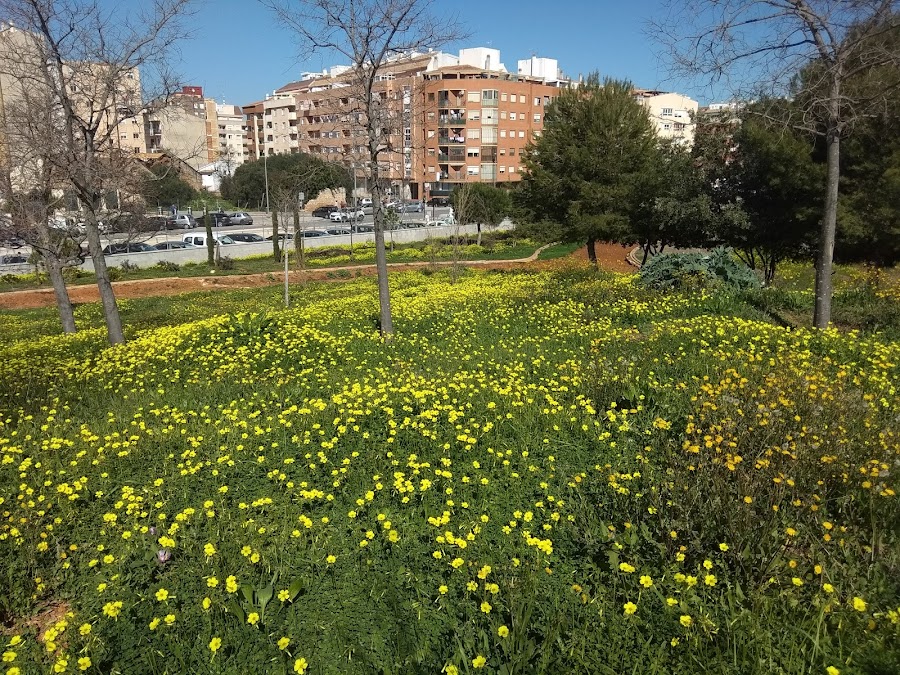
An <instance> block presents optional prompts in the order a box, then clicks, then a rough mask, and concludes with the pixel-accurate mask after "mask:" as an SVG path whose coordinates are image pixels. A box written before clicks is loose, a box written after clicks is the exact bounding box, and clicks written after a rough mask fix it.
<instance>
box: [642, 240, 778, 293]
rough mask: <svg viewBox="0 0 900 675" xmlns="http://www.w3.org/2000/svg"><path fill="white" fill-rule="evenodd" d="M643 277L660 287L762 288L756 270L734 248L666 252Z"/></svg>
mask: <svg viewBox="0 0 900 675" xmlns="http://www.w3.org/2000/svg"><path fill="white" fill-rule="evenodd" d="M641 281H642V282H643V283H644V284H645V285H647V286H649V287H651V288H657V289H670V288H683V287H688V288H690V287H707V286H715V285H724V286H728V287H730V288H733V289H738V290H744V289H750V288H759V286H760V283H759V279H758V278H757V276H756V274H754V273H753V270H751V269H750V268H749V267H747V266H746V265H744V264H743V263H741V262H740V261H739V260H737V258H735V257H734V255H733V253H732V250H731V249H728V248H721V247H720V248H717V249H715V250H714V251H712V252H711V253H666V254H663V255H659V256H655V257H654V258H652V259H651V260H650V262H648V263H647V264H645V265H644V266H643V267H642V268H641Z"/></svg>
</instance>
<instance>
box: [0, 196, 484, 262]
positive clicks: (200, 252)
mask: <svg viewBox="0 0 900 675" xmlns="http://www.w3.org/2000/svg"><path fill="white" fill-rule="evenodd" d="M366 210H367V211H369V213H368V214H366V215H364V217H363V218H362V219H361V220H359V221H357V223H358V224H359V225H369V226H372V225H374V218H373V216H372V214H371V209H366ZM449 214H450V209H449V208H448V207H434V208H432V207H426V209H425V211H424V213H400V214H398V219H399V222H397V223H396V224H395V225H394V226H393V229H390V230H388V231H387V232H386V233H385V237H386V239H387V240H388V241H389V242H390V241H391V240H392V239H393V240H394V241H395V242H396V243H402V242H409V241H419V240H423V239H427V238H429V237H445V236H449V235H450V234H451V233H452V232H451V230H452V229H453V228H451V227H449V226H446V225H438V224H437V223H436V221H439V220H440V219H442V218H446V217H448V216H449ZM198 215H200V216H201V222H198V225H197V227H194V228H189V229H182V228H177V229H168V230H163V231H158V232H155V233H143V234H134V235H130V236H129V235H125V234H110V235H108V236H102V237H101V243H102V244H103V246H113V247H114V246H115V245H116V244H120V245H121V244H123V243H125V242H140V243H146V244H148V245H150V246H155V245H157V244H160V243H162V242H167V241H178V242H180V241H182V240H183V237H184V236H185V235H201V236H203V235H205V233H206V227H205V226H204V225H203V224H202V214H198ZM250 215H251V216H252V217H253V225H249V226H248V225H228V226H218V227H214V228H213V235H214V238H215V239H219V238H221V237H226V236H228V235H230V234H232V233H250V234H256V235H259V236H260V237H262V238H263V240H264V241H262V242H255V243H244V242H239V243H235V244H228V245H222V246H221V248H220V254H221V255H227V256H229V257H232V258H241V257H246V256H249V255H260V254H265V253H268V252H271V250H272V242H271V239H268V240H266V238H267V237H271V235H272V217H271V215H270V214H267V213H260V212H254V213H251V214H250ZM195 217H196V216H195ZM299 227H300V230H301V231H304V232H306V231H317V232H323V233H324V232H326V231H327V230H329V229H331V230H335V229H341V228H343V229H350V228H351V223H346V222H343V223H342V222H332V221H331V220H330V219H328V218H316V217H313V216H312V215H310V214H309V213H306V212H303V213H301V214H300V223H299ZM470 227H471V228H472V229H473V230H474V227H475V226H470ZM467 229H468V228H460V230H461V231H466V230H467ZM285 230H286V231H287V232H288V233H293V232H294V219H293V216H289V217H288V219H287V222H286V223H282V224H280V225H279V232H280V233H282V234H283V233H284V232H285ZM351 240H352V243H354V244H357V243H361V242H366V241H373V240H374V234H373V233H372V232H355V233H353V234H338V235H329V234H325V235H324V236H316V237H305V239H304V243H305V245H306V246H307V247H310V248H316V247H320V246H345V245H348V244H350V243H351ZM292 244H293V242H288V245H289V246H292ZM7 255H9V256H16V258H15V259H16V260H19V259H20V258H21V257H24V258H26V259H27V258H28V257H29V256H30V255H31V250H30V248H29V247H28V246H23V247H20V248H17V249H11V248H4V247H0V260H2V259H3V256H7ZM206 256H207V251H206V247H205V246H200V247H198V246H191V247H189V248H186V249H178V250H154V251H147V252H128V253H118V254H112V255H107V262H108V264H110V265H118V264H121V261H123V260H128V262H129V263H130V264H134V265H137V266H139V267H148V266H152V265H155V264H156V263H157V262H159V261H161V260H167V261H171V262H178V263H183V262H188V261H202V260H205V259H206ZM82 268H83V269H85V270H93V265H92V263H91V261H90V259H88V260H86V261H85V263H84V264H83V265H82ZM33 270H34V267H33V265H30V264H28V263H21V262H15V263H12V264H3V263H2V262H0V274H10V273H11V274H21V273H27V272H31V271H33Z"/></svg>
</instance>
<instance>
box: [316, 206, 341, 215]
mask: <svg viewBox="0 0 900 675" xmlns="http://www.w3.org/2000/svg"><path fill="white" fill-rule="evenodd" d="M339 210H340V209H338V207H336V206H320V207H319V208H317V209H314V210H313V212H312V214H313V216H315V217H316V218H328V217H329V216H330V215H331V214H332V212H333V211H339Z"/></svg>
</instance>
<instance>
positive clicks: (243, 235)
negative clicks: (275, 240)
mask: <svg viewBox="0 0 900 675" xmlns="http://www.w3.org/2000/svg"><path fill="white" fill-rule="evenodd" d="M228 236H229V237H231V238H232V239H233V240H234V241H236V242H239V243H242V244H252V243H254V242H257V241H265V239H263V237H262V235H259V234H255V233H253V232H235V233H234V234H229V235H228Z"/></svg>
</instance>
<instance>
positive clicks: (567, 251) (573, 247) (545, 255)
mask: <svg viewBox="0 0 900 675" xmlns="http://www.w3.org/2000/svg"><path fill="white" fill-rule="evenodd" d="M579 248H581V244H554V245H553V246H549V247H548V248H545V249H544V250H543V251H541V252H540V254H539V255H538V260H556V259H557V258H565V257H566V256H569V255H572V254H573V253H574V252H575V251H577V250H578V249H579Z"/></svg>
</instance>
